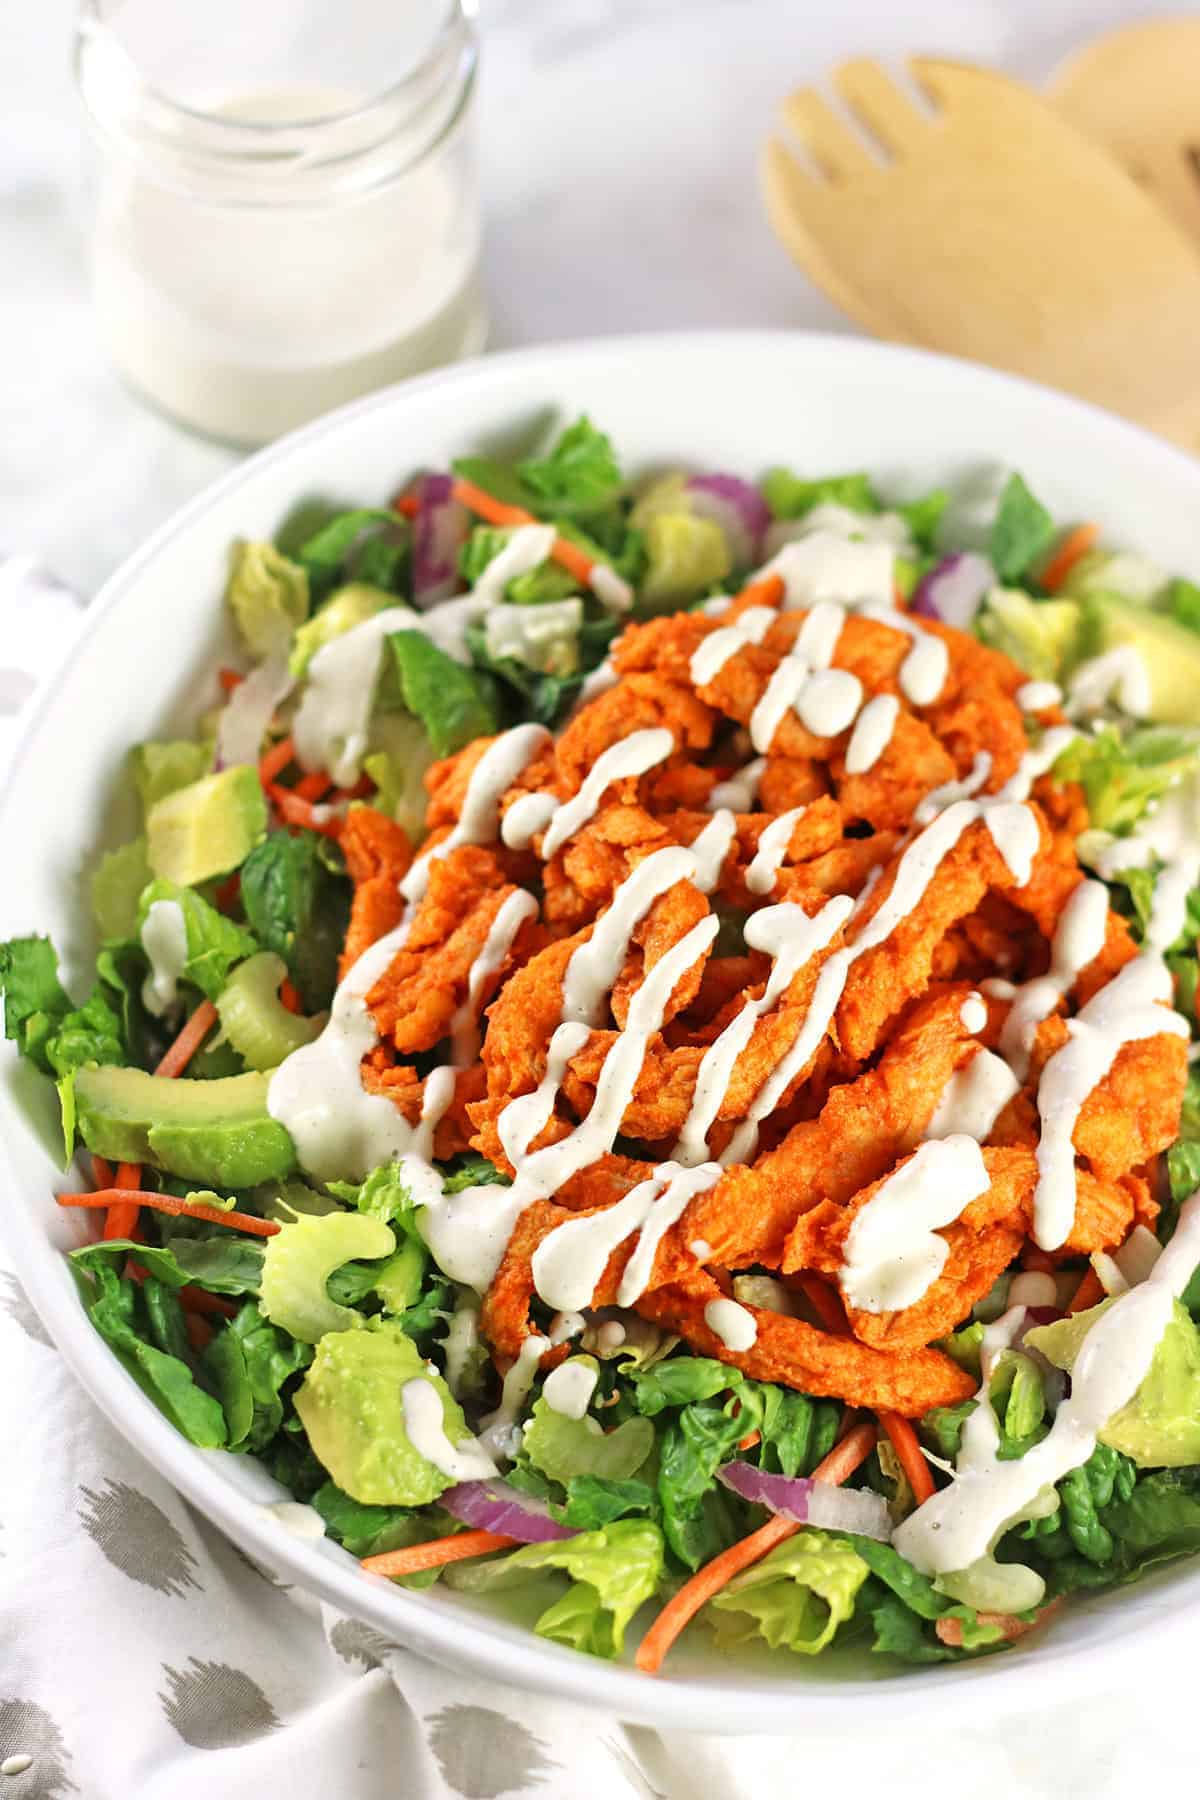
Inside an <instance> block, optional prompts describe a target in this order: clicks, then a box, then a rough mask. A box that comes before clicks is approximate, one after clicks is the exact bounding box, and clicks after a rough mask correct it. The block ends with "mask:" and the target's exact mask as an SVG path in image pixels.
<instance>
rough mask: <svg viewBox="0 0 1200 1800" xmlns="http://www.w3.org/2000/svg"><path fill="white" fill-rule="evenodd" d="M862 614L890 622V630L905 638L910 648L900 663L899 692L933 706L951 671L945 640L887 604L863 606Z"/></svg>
mask: <svg viewBox="0 0 1200 1800" xmlns="http://www.w3.org/2000/svg"><path fill="white" fill-rule="evenodd" d="M862 616H863V618H864V619H873V620H874V621H875V623H876V624H877V625H890V626H891V628H892V630H893V631H902V632H903V633H904V635H905V636H906V637H907V638H908V640H909V642H910V643H911V644H912V649H911V650H910V651H909V653H908V655H907V656H906V657H905V659H904V661H903V662H902V663H901V664H900V674H899V677H898V679H899V683H900V692H901V693H902V694H903V695H904V698H905V699H906V700H910V701H911V702H912V704H913V705H914V706H932V705H933V703H934V701H935V700H936V699H937V697H938V695H939V694H940V693H941V691H942V689H943V688H944V687H945V685H946V677H947V675H948V674H949V673H950V652H949V650H948V649H947V648H946V645H945V643H944V641H943V640H942V639H941V638H940V637H934V636H933V635H932V633H931V632H928V631H926V630H924V628H923V627H922V626H920V625H918V624H917V622H916V620H915V619H913V618H910V617H909V615H908V614H907V613H902V612H900V611H899V609H898V608H897V607H895V606H889V605H887V604H886V603H885V604H884V605H882V606H864V607H863V609H862Z"/></svg>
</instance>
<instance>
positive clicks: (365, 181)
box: [72, 0, 477, 203]
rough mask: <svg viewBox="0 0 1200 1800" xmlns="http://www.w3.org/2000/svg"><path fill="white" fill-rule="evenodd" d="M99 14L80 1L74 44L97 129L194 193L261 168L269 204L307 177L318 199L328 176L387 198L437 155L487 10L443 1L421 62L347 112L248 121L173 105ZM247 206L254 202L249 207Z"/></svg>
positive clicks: (456, 115) (454, 118) (462, 95)
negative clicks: (477, 25)
mask: <svg viewBox="0 0 1200 1800" xmlns="http://www.w3.org/2000/svg"><path fill="white" fill-rule="evenodd" d="M101 5H102V0H80V5H79V11H78V15H77V22H76V28H75V36H74V46H73V58H72V61H73V69H74V74H75V81H76V86H77V88H78V90H79V93H80V98H81V101H82V104H83V107H84V111H85V114H86V116H87V119H88V122H89V125H90V126H91V127H92V129H93V130H94V131H95V132H96V133H97V135H98V136H100V137H101V138H103V139H105V140H107V141H108V142H110V143H112V144H114V145H116V146H119V147H122V148H124V149H126V150H133V151H136V152H139V153H141V154H142V155H143V156H144V157H147V158H148V159H149V160H150V161H152V162H154V163H155V164H156V173H157V175H158V177H159V179H160V180H161V181H164V182H165V183H166V184H167V185H180V186H185V187H192V186H193V185H194V184H195V182H196V180H197V179H198V178H199V179H200V180H203V177H204V176H205V175H206V174H208V175H212V174H218V175H222V176H228V175H229V173H230V172H231V171H236V170H237V169H238V168H239V167H243V166H249V165H253V166H254V169H255V175H256V180H257V182H258V184H260V185H259V195H260V203H261V198H262V194H263V191H264V189H263V185H262V184H264V183H265V184H266V186H268V187H269V186H272V185H273V186H274V188H275V192H274V194H273V196H272V197H273V198H276V199H283V198H285V196H284V195H283V194H282V192H281V191H280V189H281V186H282V183H283V182H284V181H286V180H287V179H288V178H289V175H290V174H291V173H293V172H295V171H296V170H299V169H302V171H303V175H304V179H305V185H306V190H307V194H306V197H308V198H310V199H311V198H314V197H315V191H316V188H317V186H318V185H319V183H320V181H321V177H322V176H324V177H326V178H327V179H326V183H325V185H326V186H327V187H329V186H332V187H336V188H340V189H350V190H353V191H356V192H359V191H363V190H365V189H368V188H374V187H378V186H381V185H383V184H384V183H385V182H387V181H390V180H394V179H396V178H397V177H398V176H400V175H403V174H405V173H407V172H408V171H409V170H410V169H412V168H413V167H414V166H415V165H416V164H417V163H419V162H421V161H423V160H424V159H425V157H427V156H429V155H430V154H432V153H433V152H434V151H435V150H436V149H437V148H438V146H439V145H440V144H441V143H442V142H443V141H444V139H445V138H446V137H447V136H449V134H450V133H451V132H452V131H453V130H454V128H455V126H456V125H457V124H458V122H459V120H460V119H461V117H462V115H463V112H464V110H465V108H466V105H467V102H468V100H469V98H470V95H471V92H472V89H473V86H474V75H475V65H476V61H477V48H476V40H475V33H474V28H473V21H474V18H475V14H476V9H477V0H444V5H443V11H442V14H441V17H440V20H439V21H438V24H437V27H436V29H435V31H434V33H433V35H432V37H431V38H430V40H429V41H428V43H427V44H426V45H425V47H424V49H423V51H422V53H421V55H420V57H419V58H418V59H417V60H416V61H415V62H414V63H413V64H412V65H411V67H409V68H408V69H407V70H406V71H405V72H404V73H403V74H402V75H400V76H398V77H397V78H396V80H394V81H392V82H390V83H389V84H388V85H387V86H385V87H383V88H380V89H378V90H375V91H372V92H371V93H369V94H368V95H367V96H366V97H365V98H363V99H361V100H358V101H356V102H355V103H354V104H352V105H349V106H346V107H344V108H337V109H334V110H331V111H322V112H320V113H318V114H314V115H310V116H294V117H288V118H282V119H267V118H254V117H253V116H251V117H240V116H238V115H236V114H231V113H221V112H219V111H216V110H212V109H209V110H205V109H202V108H200V107H196V106H192V105H188V104H186V103H184V102H182V101H180V100H178V99H176V98H174V97H173V96H172V95H171V94H170V93H168V92H167V91H166V90H165V89H164V88H162V87H161V86H160V85H158V84H157V83H156V82H154V81H151V80H150V79H148V78H147V77H146V76H145V75H144V74H143V72H142V70H141V69H140V67H139V66H138V64H137V62H136V60H135V58H134V57H133V56H132V55H131V54H130V52H129V51H128V50H127V49H126V47H125V46H124V45H123V44H122V43H121V42H120V40H119V39H118V37H117V36H116V34H115V33H114V31H113V29H112V26H111V23H110V22H108V21H107V20H105V19H104V18H103V16H102V13H101ZM97 61H99V63H100V64H101V69H100V73H99V77H98V79H97V78H95V77H96V63H97ZM184 164H186V168H185V167H184V166H183V165H184ZM227 198H230V199H232V198H234V196H227ZM242 203H252V202H250V200H249V197H248V196H242Z"/></svg>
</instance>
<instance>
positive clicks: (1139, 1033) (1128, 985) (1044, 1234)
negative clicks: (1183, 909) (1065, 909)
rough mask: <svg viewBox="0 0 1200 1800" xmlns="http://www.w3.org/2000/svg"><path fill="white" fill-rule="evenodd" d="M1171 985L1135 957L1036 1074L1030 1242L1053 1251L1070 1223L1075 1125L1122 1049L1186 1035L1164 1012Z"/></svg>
mask: <svg viewBox="0 0 1200 1800" xmlns="http://www.w3.org/2000/svg"><path fill="white" fill-rule="evenodd" d="M1172 993H1173V983H1172V980H1171V973H1170V970H1169V969H1168V968H1167V966H1166V964H1165V963H1163V962H1161V961H1159V959H1158V958H1157V957H1153V956H1139V957H1138V958H1137V960H1136V961H1135V962H1131V963H1126V965H1125V967H1124V968H1123V969H1122V970H1121V971H1120V973H1119V974H1118V975H1116V976H1115V977H1114V978H1113V980H1112V981H1110V982H1109V983H1108V985H1107V987H1103V988H1101V989H1100V992H1099V993H1098V994H1095V995H1094V996H1093V997H1092V999H1091V1000H1089V1001H1088V1003H1087V1005H1086V1006H1085V1007H1083V1008H1082V1010H1081V1011H1080V1012H1079V1013H1077V1014H1076V1016H1075V1018H1073V1019H1072V1020H1071V1021H1070V1022H1069V1024H1068V1026H1067V1030H1068V1032H1069V1033H1070V1036H1069V1037H1068V1039H1067V1042H1066V1043H1065V1044H1064V1045H1063V1047H1062V1049H1061V1050H1057V1051H1055V1053H1054V1055H1053V1056H1052V1057H1051V1058H1050V1060H1049V1062H1048V1063H1047V1064H1046V1066H1045V1068H1044V1069H1043V1070H1042V1075H1041V1080H1040V1081H1039V1083H1038V1092H1037V1103H1038V1114H1039V1116H1040V1119H1041V1137H1040V1139H1039V1142H1038V1147H1037V1165H1038V1183H1037V1187H1036V1189H1035V1191H1034V1200H1033V1236H1034V1241H1035V1242H1036V1243H1037V1244H1039V1245H1040V1246H1041V1248H1042V1249H1043V1250H1057V1249H1058V1248H1059V1246H1060V1245H1061V1244H1062V1243H1064V1242H1065V1240H1066V1238H1067V1236H1068V1235H1069V1233H1070V1230H1071V1225H1072V1222H1073V1220H1074V1217H1075V1145H1074V1142H1073V1137H1074V1132H1075V1126H1076V1124H1077V1123H1078V1120H1079V1115H1080V1113H1081V1112H1082V1110H1083V1108H1084V1105H1085V1104H1086V1102H1087V1099H1088V1096H1089V1094H1091V1092H1092V1090H1093V1089H1094V1088H1096V1087H1097V1086H1098V1085H1099V1083H1100V1082H1101V1081H1103V1080H1104V1077H1105V1076H1106V1075H1107V1074H1108V1072H1109V1070H1110V1069H1111V1068H1112V1066H1113V1063H1114V1062H1115V1061H1116V1059H1117V1056H1118V1054H1119V1053H1120V1051H1121V1049H1122V1047H1123V1046H1124V1045H1125V1044H1133V1043H1137V1042H1139V1041H1140V1040H1141V1039H1143V1038H1151V1037H1158V1036H1159V1035H1160V1033H1164V1032H1165V1033H1169V1034H1170V1035H1171V1036H1172V1037H1183V1038H1186V1037H1188V1036H1190V1032H1189V1030H1188V1025H1187V1021H1186V1020H1185V1019H1182V1018H1180V1016H1179V1014H1178V1013H1176V1012H1172V1011H1171V1010H1170V1000H1171V996H1172Z"/></svg>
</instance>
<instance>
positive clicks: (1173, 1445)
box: [1025, 1300, 1200, 1468]
mask: <svg viewBox="0 0 1200 1800" xmlns="http://www.w3.org/2000/svg"><path fill="white" fill-rule="evenodd" d="M1112 1304H1113V1302H1112V1301H1111V1300H1103V1301H1101V1303H1100V1305H1099V1306H1093V1307H1090V1308H1089V1309H1088V1310H1087V1311H1086V1312H1081V1313H1074V1314H1072V1315H1071V1316H1070V1317H1068V1318H1065V1319H1058V1320H1056V1321H1055V1322H1054V1323H1053V1324H1050V1325H1038V1326H1035V1327H1034V1328H1033V1330H1031V1331H1028V1332H1026V1334H1025V1342H1026V1343H1027V1344H1028V1345H1029V1346H1030V1348H1031V1349H1034V1350H1037V1351H1040V1353H1041V1354H1042V1355H1043V1356H1045V1357H1047V1358H1048V1359H1049V1361H1050V1362H1052V1363H1053V1364H1054V1366H1055V1367H1056V1368H1059V1369H1066V1370H1068V1371H1069V1370H1070V1369H1072V1368H1073V1367H1074V1364H1075V1359H1076V1357H1077V1356H1078V1355H1079V1352H1080V1350H1081V1349H1082V1347H1083V1341H1084V1339H1085V1338H1086V1336H1087V1334H1088V1332H1089V1331H1090V1330H1091V1329H1092V1326H1093V1325H1095V1323H1096V1321H1097V1320H1098V1319H1100V1318H1102V1317H1103V1315H1104V1314H1105V1312H1107V1310H1108V1308H1109V1307H1110V1306H1111V1305H1112ZM1099 1435H1100V1442H1101V1443H1102V1444H1107V1445H1109V1446H1110V1448H1112V1449H1113V1450H1119V1451H1121V1453H1122V1454H1123V1455H1125V1456H1128V1457H1130V1458H1131V1459H1132V1460H1133V1461H1134V1462H1135V1463H1136V1464H1137V1465H1138V1467H1139V1468H1148V1467H1149V1468H1162V1467H1164V1466H1165V1467H1168V1468H1178V1467H1181V1466H1182V1465H1184V1464H1189V1463H1200V1329H1198V1328H1197V1326H1196V1324H1195V1323H1194V1321H1193V1319H1192V1317H1191V1314H1190V1313H1189V1312H1188V1310H1187V1308H1186V1307H1185V1306H1184V1305H1183V1303H1182V1302H1181V1301H1178V1300H1177V1301H1176V1302H1175V1309H1174V1314H1173V1316H1172V1319H1171V1322H1170V1324H1169V1325H1168V1326H1167V1329H1166V1331H1165V1332H1164V1333H1163V1336H1162V1340H1161V1342H1160V1343H1159V1345H1158V1348H1157V1349H1156V1350H1155V1352H1154V1360H1153V1361H1152V1362H1151V1364H1150V1369H1149V1372H1148V1373H1147V1374H1146V1376H1145V1378H1144V1380H1143V1381H1142V1382H1141V1385H1140V1386H1139V1387H1138V1390H1137V1392H1136V1393H1135V1394H1134V1396H1133V1398H1132V1400H1130V1401H1128V1402H1127V1403H1126V1404H1125V1405H1124V1406H1123V1407H1122V1408H1121V1410H1120V1411H1119V1412H1117V1413H1114V1414H1113V1416H1112V1418H1111V1419H1110V1420H1109V1421H1108V1423H1107V1424H1106V1425H1105V1427H1104V1429H1103V1431H1102V1432H1101V1433H1100V1434H1099Z"/></svg>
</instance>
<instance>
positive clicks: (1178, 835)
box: [1094, 775, 1200, 956]
mask: <svg viewBox="0 0 1200 1800" xmlns="http://www.w3.org/2000/svg"><path fill="white" fill-rule="evenodd" d="M1094 862H1095V867H1096V869H1097V870H1098V871H1099V873H1100V874H1101V875H1103V876H1104V878H1105V879H1106V880H1108V881H1111V880H1112V879H1113V877H1114V876H1117V875H1120V874H1121V873H1122V871H1123V870H1125V869H1146V868H1151V867H1153V865H1154V864H1155V863H1160V864H1161V865H1162V866H1161V868H1160V869H1159V872H1158V878H1157V880H1156V881H1155V884H1154V898H1153V901H1152V903H1151V910H1150V921H1149V924H1148V925H1147V927H1146V935H1145V938H1144V940H1143V949H1145V950H1147V951H1150V952H1152V953H1154V954H1156V955H1159V956H1161V955H1162V954H1163V953H1164V952H1165V951H1167V950H1169V949H1170V947H1171V945H1172V944H1173V943H1174V942H1175V940H1176V938H1177V937H1179V935H1180V933H1181V932H1182V931H1183V929H1184V926H1185V924H1186V922H1187V897H1188V894H1189V893H1190V892H1191V890H1192V888H1194V887H1195V886H1196V884H1197V882H1200V776H1197V775H1191V776H1189V777H1187V779H1186V780H1184V781H1181V782H1178V783H1177V784H1176V785H1175V786H1174V787H1173V788H1172V789H1171V790H1170V791H1169V792H1168V793H1167V794H1164V796H1163V798H1162V799H1161V800H1160V801H1159V802H1158V804H1157V805H1156V806H1155V807H1154V810H1153V811H1152V812H1151V813H1150V814H1149V816H1148V817H1147V818H1145V819H1143V820H1142V821H1141V823H1140V824H1139V825H1138V827H1137V829H1136V830H1135V831H1133V832H1131V833H1130V835H1129V836H1128V837H1123V838H1116V839H1114V841H1113V842H1112V843H1111V844H1109V845H1108V846H1107V848H1106V849H1104V850H1102V851H1101V852H1100V854H1099V855H1098V856H1097V857H1096V858H1094Z"/></svg>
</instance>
